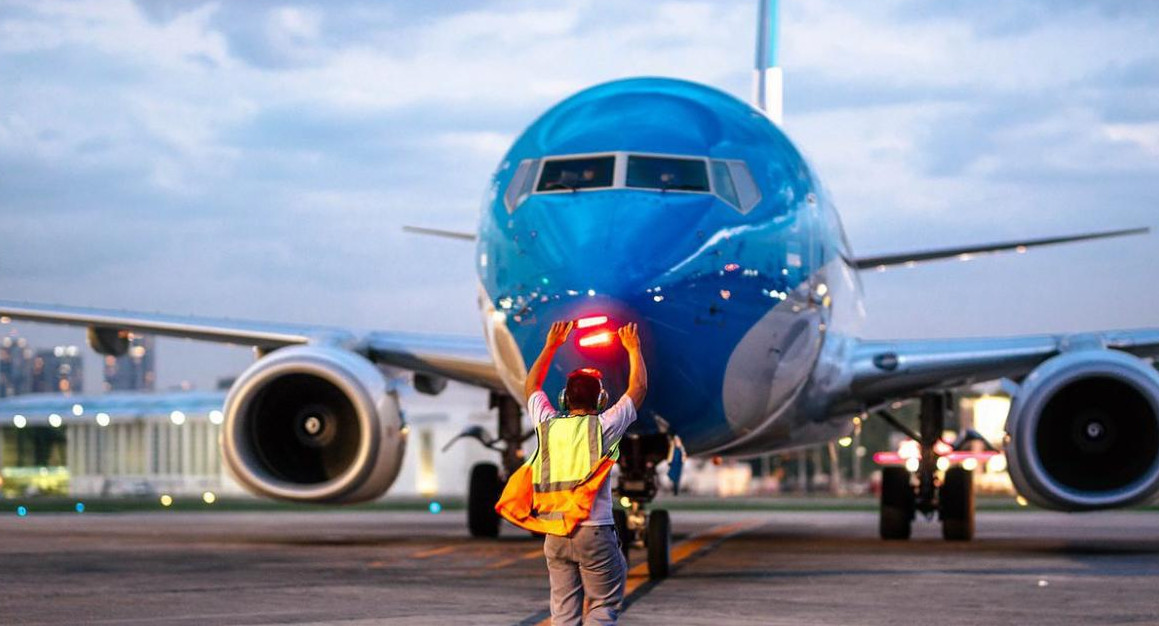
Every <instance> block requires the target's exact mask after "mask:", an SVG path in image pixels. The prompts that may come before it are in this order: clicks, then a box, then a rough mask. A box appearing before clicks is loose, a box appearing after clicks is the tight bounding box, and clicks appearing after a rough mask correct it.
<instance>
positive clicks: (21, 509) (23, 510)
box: [16, 506, 28, 517]
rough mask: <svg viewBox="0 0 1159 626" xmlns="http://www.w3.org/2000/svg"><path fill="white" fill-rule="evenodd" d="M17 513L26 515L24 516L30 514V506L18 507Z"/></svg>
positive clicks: (21, 515)
mask: <svg viewBox="0 0 1159 626" xmlns="http://www.w3.org/2000/svg"><path fill="white" fill-rule="evenodd" d="M16 514H17V515H19V516H20V517H24V516H26V515H28V507H26V506H18V507H16Z"/></svg>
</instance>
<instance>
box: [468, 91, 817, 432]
mask: <svg viewBox="0 0 1159 626" xmlns="http://www.w3.org/2000/svg"><path fill="white" fill-rule="evenodd" d="M613 151H623V152H642V153H658V154H670V155H688V156H696V157H709V158H713V159H733V160H742V161H744V162H745V163H746V164H747V165H748V167H749V169H750V171H751V172H752V175H753V178H754V180H755V182H756V184H757V185H758V187H759V188H760V190H761V200H760V202H759V203H758V204H757V205H756V207H755V208H753V209H752V210H751V211H750V212H749V213H747V214H742V213H741V212H740V211H738V210H737V209H736V208H734V207H732V206H731V205H729V204H728V203H726V202H724V201H722V200H721V199H720V198H717V197H716V196H712V195H708V194H695V193H678V192H667V193H662V192H659V191H652V190H631V189H612V190H591V191H579V192H574V193H571V192H567V193H553V194H532V195H531V196H529V197H528V198H527V199H526V200H525V201H524V202H522V204H520V205H519V206H518V208H517V209H516V210H515V211H514V212H509V211H508V208H507V206H506V205H505V203H504V200H503V195H504V192H505V191H506V189H507V186H508V184H509V183H510V181H511V178H512V176H513V174H514V172H515V170H516V168H517V166H518V165H519V163H520V162H522V161H523V160H524V159H542V158H545V157H553V156H565V155H572V154H585V153H606V152H613ZM491 191H492V193H491V195H490V197H489V199H488V201H487V202H486V204H485V206H484V207H483V211H482V217H481V223H480V227H479V248H478V253H479V254H478V259H479V263H478V271H479V277H480V280H481V283H482V286H483V290H484V292H485V297H486V298H488V299H489V301H490V304H491V306H493V307H495V309H496V310H497V311H500V312H503V313H505V314H506V317H505V320H504V321H503V323H504V324H505V326H506V329H507V331H509V332H510V334H511V336H512V337H513V338H514V341H515V343H516V345H517V346H518V349H519V352H520V353H521V355H522V357H523V360H524V362H525V363H526V364H527V365H530V363H531V362H532V361H533V360H534V359H535V357H536V356H537V355H538V353H539V351H540V349H541V348H542V344H543V339H544V336H545V334H546V331H547V326H548V324H549V323H551V322H553V321H557V320H564V319H575V318H578V317H581V316H583V315H585V314H589V313H604V314H609V315H611V317H612V319H613V323H615V324H619V323H623V322H626V321H635V322H638V323H639V324H640V328H641V336H642V339H643V344H644V346H645V358H646V361H647V364H648V371H649V392H648V397H647V400H646V401H645V402H644V406H643V407H641V411H640V414H641V417H642V418H643V421H642V427H644V428H648V427H651V426H654V424H655V418H657V417H660V418H663V420H664V421H666V422H667V423H668V424H670V425H671V427H672V430H673V431H674V432H676V433H677V434H679V435H680V436H681V437H682V439H683V440H684V442H685V444H686V445H687V446H688V447H689V449H690V450H693V451H696V450H705V449H710V448H713V447H717V446H720V445H724V444H726V443H727V442H728V441H730V440H731V439H733V438H734V437H735V436H736V435H737V433H736V432H735V425H730V424H729V422H728V420H727V419H726V416H725V414H724V406H723V403H722V398H721V394H722V385H723V378H724V373H725V369H726V366H727V364H728V361H729V357H730V355H731V354H732V352H733V349H734V348H735V347H736V346H737V344H738V342H739V341H740V340H741V338H742V337H743V336H744V335H745V333H746V332H747V331H748V330H749V329H750V328H752V326H753V325H754V324H755V323H756V322H757V321H758V320H760V319H761V318H762V317H763V316H765V315H766V314H767V313H768V312H769V311H770V310H771V309H772V308H773V307H774V306H777V305H780V304H782V302H784V301H785V298H786V295H787V294H788V293H790V292H792V291H793V290H794V289H797V288H798V287H799V286H801V284H802V283H803V282H806V281H808V280H809V278H810V275H811V274H812V273H813V272H815V271H816V270H817V269H818V268H820V267H822V266H823V265H824V264H825V263H826V262H827V261H828V260H829V258H830V257H831V256H832V255H834V254H835V253H836V250H835V247H834V245H833V244H832V242H833V241H834V236H833V235H834V234H833V233H831V232H828V230H829V229H828V228H826V222H827V220H825V219H821V217H819V216H821V215H822V211H821V210H820V209H819V208H818V207H817V205H818V199H817V196H818V193H819V185H818V183H817V181H816V180H815V178H814V177H813V175H812V173H811V172H810V170H809V168H808V166H807V164H806V163H805V161H804V160H803V159H802V157H801V155H800V154H799V153H798V151H797V150H796V148H795V147H794V146H793V145H792V143H791V142H790V141H789V140H788V139H787V138H786V137H785V136H784V134H782V133H781V131H780V130H779V129H778V128H777V127H776V126H775V125H774V124H773V123H772V122H770V121H769V119H768V118H767V117H766V116H765V115H764V114H763V113H761V112H760V111H758V110H756V109H754V108H752V107H751V106H749V105H748V104H746V103H744V102H741V101H740V100H737V99H736V98H734V97H732V96H730V95H728V94H725V93H723V92H720V91H717V90H715V89H712V88H709V87H705V86H703V85H699V84H695V83H690V82H686V81H680V80H672V79H659V78H646V79H630V80H622V81H616V82H612V83H607V84H604V85H599V86H596V87H593V88H590V89H587V90H585V91H582V92H580V93H578V94H576V95H574V96H572V97H570V98H568V99H567V100H564V101H563V102H561V103H560V104H558V105H557V106H555V107H554V108H552V109H550V110H549V111H548V112H546V113H545V114H544V115H543V116H542V117H540V118H539V119H538V120H536V121H535V122H534V123H533V124H532V125H531V126H530V127H529V128H528V129H527V130H526V131H525V132H524V133H523V134H522V135H521V136H520V137H519V139H518V140H517V141H516V142H515V144H514V145H513V146H512V148H511V149H510V151H509V152H508V153H507V155H506V156H505V157H504V158H503V161H502V163H501V164H500V166H499V168H498V170H497V171H496V173H495V174H494V177H493V179H492V185H491ZM774 340H775V339H774V338H771V339H770V341H774ZM769 349H770V350H773V349H776V346H775V345H772V344H770V346H769ZM589 364H594V365H596V366H598V367H601V368H603V369H604V371H605V382H606V384H607V386H608V388H609V391H610V392H611V393H612V395H613V397H616V396H617V395H618V394H619V393H621V392H622V391H623V389H624V387H625V385H626V371H625V368H626V359H625V358H624V356H623V352H622V350H621V349H620V348H619V347H618V345H617V346H614V347H611V348H604V349H595V350H584V351H580V350H579V349H578V348H577V347H576V345H575V343H574V342H573V343H570V344H569V345H568V346H565V348H564V349H562V350H561V351H560V352H559V354H558V355H557V358H556V361H555V366H554V367H553V370H552V372H551V374H549V378H548V381H547V384H546V387H547V388H548V389H549V390H550V389H558V388H559V387H560V386H561V385H562V383H563V374H565V373H566V372H567V371H569V370H570V369H571V368H573V367H577V366H581V365H589Z"/></svg>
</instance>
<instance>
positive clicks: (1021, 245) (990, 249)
mask: <svg viewBox="0 0 1159 626" xmlns="http://www.w3.org/2000/svg"><path fill="white" fill-rule="evenodd" d="M1149 232H1151V229H1150V228H1127V229H1123V230H1109V231H1104V232H1098V233H1083V234H1080V235H1069V236H1066V237H1046V238H1042V239H1024V240H1022V241H1007V242H1002V243H989V244H982V245H975V246H959V247H955V248H942V249H938V250H923V251H915V252H905V253H901V254H883V255H878V256H867V257H858V258H856V259H853V260H852V265H853V266H854V267H856V268H857V269H859V270H867V269H877V270H884V269H886V268H888V267H893V266H897V265H907V266H908V265H915V264H917V263H926V262H929V261H938V260H942V259H952V258H955V257H957V258H960V259H962V260H967V259H970V258H973V257H975V256H978V255H983V254H993V253H996V252H1010V251H1015V252H1020V253H1021V252H1025V251H1026V250H1028V249H1030V248H1036V247H1039V246H1053V245H1058V244H1063V243H1076V242H1079V241H1091V240H1095V239H1109V238H1111V237H1125V236H1128V235H1143V234H1146V233H1149Z"/></svg>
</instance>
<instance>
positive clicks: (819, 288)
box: [817, 283, 829, 297]
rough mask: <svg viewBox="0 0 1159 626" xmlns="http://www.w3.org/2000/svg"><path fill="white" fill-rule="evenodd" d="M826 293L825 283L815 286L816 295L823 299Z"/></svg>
mask: <svg viewBox="0 0 1159 626" xmlns="http://www.w3.org/2000/svg"><path fill="white" fill-rule="evenodd" d="M827 293H829V285H826V284H825V283H821V284H820V285H817V295H819V296H822V297H824V296H825V294H827Z"/></svg>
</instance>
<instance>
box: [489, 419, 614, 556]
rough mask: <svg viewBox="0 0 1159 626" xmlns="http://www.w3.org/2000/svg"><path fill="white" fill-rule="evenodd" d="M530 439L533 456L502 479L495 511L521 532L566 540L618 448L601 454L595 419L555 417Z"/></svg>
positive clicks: (588, 506) (584, 516)
mask: <svg viewBox="0 0 1159 626" xmlns="http://www.w3.org/2000/svg"><path fill="white" fill-rule="evenodd" d="M535 435H536V438H537V439H538V442H539V446H538V447H537V448H536V450H535V454H534V455H532V457H531V458H530V459H528V460H527V462H526V463H524V464H523V466H522V467H520V468H519V469H518V470H516V471H515V473H513V474H512V475H511V478H510V479H508V481H507V487H506V488H504V489H503V495H501V496H500V497H499V502H498V503H497V504H496V505H495V511H496V512H498V513H499V514H500V515H502V516H503V518H504V519H506V520H507V521H509V522H511V523H512V524H515V525H516V526H519V527H521V528H525V529H527V530H530V531H533V532H538V533H545V534H549V535H559V536H561V537H562V536H566V535H569V534H571V531H572V530H574V529H575V527H576V525H578V524H579V523H580V522H582V521H584V520H586V519H588V517H590V516H591V513H592V504H594V503H595V501H596V496H597V495H598V494H599V490H600V487H601V486H602V485H603V484H604V481H605V480H607V478H608V473H609V472H611V471H612V466H614V465H615V464H616V459H618V458H620V449H619V448H620V442H619V441H617V442H616V443H614V444H613V445H612V446H611V447H610V449H609V450H608V452H607V453H606V454H605V453H604V451H603V447H604V444H603V437H604V433H603V428H601V427H600V419H599V416H598V415H558V416H556V417H552V418H549V419H547V420H544V421H542V422H540V423H539V424H538V425H537V426H536V427H535Z"/></svg>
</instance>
